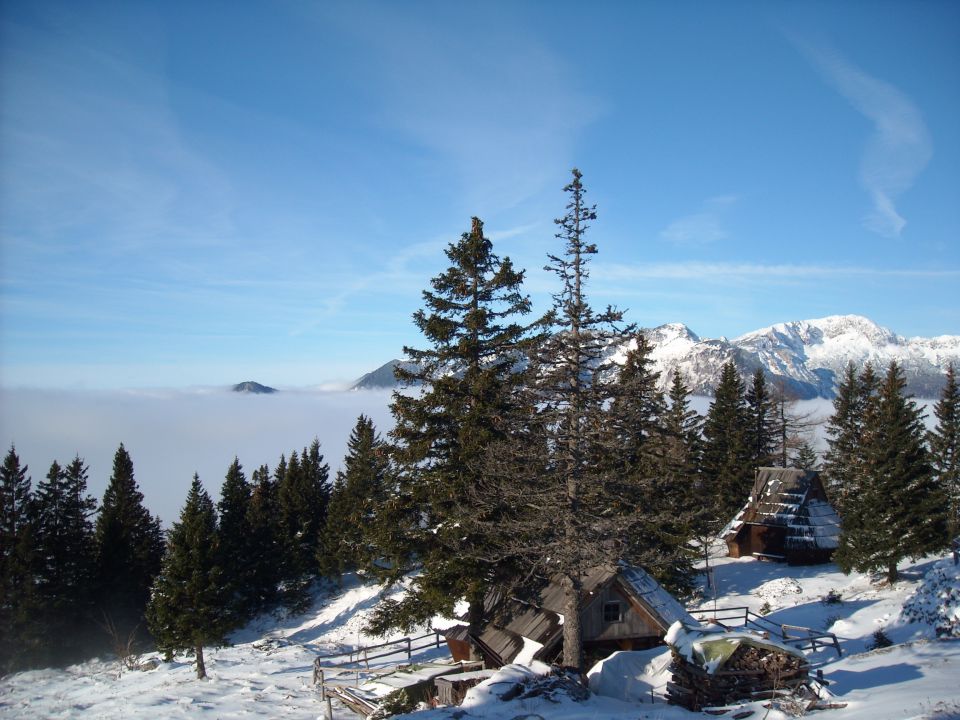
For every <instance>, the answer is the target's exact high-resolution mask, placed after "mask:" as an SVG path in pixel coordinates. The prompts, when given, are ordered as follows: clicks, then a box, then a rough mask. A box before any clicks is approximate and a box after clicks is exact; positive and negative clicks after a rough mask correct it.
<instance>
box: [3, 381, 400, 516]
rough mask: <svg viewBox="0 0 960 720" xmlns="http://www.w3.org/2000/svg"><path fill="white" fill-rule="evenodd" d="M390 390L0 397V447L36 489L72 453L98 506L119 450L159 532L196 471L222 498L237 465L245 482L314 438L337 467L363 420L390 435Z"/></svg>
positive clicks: (23, 393)
mask: <svg viewBox="0 0 960 720" xmlns="http://www.w3.org/2000/svg"><path fill="white" fill-rule="evenodd" d="M390 396H391V393H390V391H389V390H363V391H328V390H286V391H282V392H278V393H275V394H271V395H249V394H244V393H235V392H231V391H230V390H229V389H225V388H214V389H209V388H208V389H187V390H153V391H147V390H130V391H69V390H36V389H2V390H0V442H3V443H4V444H5V447H4V452H6V449H7V448H9V446H10V444H11V443H13V444H14V445H15V446H16V449H17V454H18V455H19V456H20V461H21V463H25V464H27V465H29V467H30V470H29V475H30V476H31V477H32V478H33V482H34V487H36V483H38V482H39V481H40V480H41V479H42V478H43V477H44V476H45V475H46V474H47V471H48V470H49V469H50V464H51V462H53V461H54V460H57V461H58V462H59V463H60V464H61V465H63V464H66V463H68V462H70V460H72V459H73V457H74V456H75V455H77V454H79V455H80V457H82V458H83V459H84V460H86V462H87V465H88V466H89V469H90V471H89V483H88V488H89V491H90V493H91V494H92V495H94V496H95V497H96V498H97V499H98V500H100V499H101V498H102V497H103V491H104V490H105V489H106V486H107V481H108V479H109V477H110V473H111V470H112V467H113V456H114V453H115V452H116V450H117V447H118V446H119V445H120V443H121V442H122V443H123V444H124V446H125V447H126V449H127V451H128V452H129V453H130V457H131V458H132V460H133V467H134V473H135V476H136V480H137V483H138V484H139V485H140V490H141V491H142V492H143V494H144V503H145V504H146V506H147V507H148V508H149V509H150V511H151V512H153V513H156V514H159V515H160V517H161V519H162V520H163V522H164V524H165V525H169V524H170V523H171V522H173V521H174V520H176V519H177V517H178V516H179V513H180V507H181V506H182V505H183V502H184V500H185V499H186V497H187V491H188V490H189V488H190V480H191V478H192V477H193V474H194V472H196V473H198V474H199V475H200V480H201V481H202V482H203V485H204V487H206V488H207V490H208V491H209V492H210V493H211V495H213V496H214V497H218V496H219V493H220V485H221V483H222V482H223V478H224V476H225V475H226V472H227V468H228V467H229V465H230V463H231V462H232V461H233V458H234V456H236V457H238V458H239V459H240V463H241V464H242V465H243V468H244V471H245V472H246V474H247V478H248V479H249V478H250V475H251V473H252V472H253V471H254V470H255V469H256V468H257V467H259V466H260V465H263V464H267V465H269V466H270V469H271V470H273V468H274V467H275V466H276V464H277V461H278V460H279V459H280V455H281V453H282V454H285V455H287V456H289V454H290V451H291V450H297V452H300V451H301V450H302V449H303V448H304V447H305V446H308V445H309V444H310V443H311V442H312V441H313V438H314V437H316V438H318V439H319V440H320V451H321V452H322V453H323V456H324V460H325V461H326V462H328V463H329V464H330V479H331V482H332V480H333V477H334V472H335V471H336V470H337V468H339V467H340V466H341V464H342V462H343V455H344V453H345V452H346V447H347V438H348V437H349V435H350V431H351V430H352V429H353V426H354V425H355V424H356V421H357V416H358V415H360V414H361V413H363V414H365V415H367V416H369V417H370V418H371V419H372V420H373V422H374V424H375V425H376V427H377V429H378V430H379V431H380V432H381V433H382V434H384V435H385V434H386V431H387V430H389V428H390V427H392V425H393V421H392V419H391V417H390V411H389V404H390Z"/></svg>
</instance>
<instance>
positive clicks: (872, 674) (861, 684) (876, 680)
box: [826, 663, 923, 695]
mask: <svg viewBox="0 0 960 720" xmlns="http://www.w3.org/2000/svg"><path fill="white" fill-rule="evenodd" d="M922 677H923V673H921V672H920V670H919V669H918V668H916V667H914V666H913V665H909V664H907V663H895V664H893V665H882V666H880V667H873V668H870V669H869V670H860V671H859V672H855V671H853V670H833V671H832V672H829V673H827V676H826V679H827V680H829V681H830V692H832V693H833V694H835V695H845V694H847V693H848V692H852V691H854V690H870V689H872V688H877V687H883V686H891V685H896V684H897V683H901V682H905V681H907V680H918V679H920V678H922Z"/></svg>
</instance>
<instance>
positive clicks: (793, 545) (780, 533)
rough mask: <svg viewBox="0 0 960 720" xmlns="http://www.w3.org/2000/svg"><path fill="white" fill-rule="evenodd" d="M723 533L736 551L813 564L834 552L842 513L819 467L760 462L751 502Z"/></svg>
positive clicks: (730, 551) (730, 552)
mask: <svg viewBox="0 0 960 720" xmlns="http://www.w3.org/2000/svg"><path fill="white" fill-rule="evenodd" d="M722 535H723V539H724V541H725V542H726V543H727V551H728V552H727V554H728V555H729V556H730V557H737V558H738V557H747V556H751V555H752V556H753V557H756V558H758V559H760V560H775V561H779V562H787V563H789V564H791V565H813V564H816V563H822V562H829V561H830V558H831V557H832V556H833V551H834V550H836V548H837V545H838V544H839V541H840V518H839V516H838V515H837V513H836V511H835V510H834V509H833V506H832V505H830V502H829V500H828V499H827V493H826V491H825V490H824V487H823V482H822V481H821V480H820V474H819V473H817V472H816V471H814V470H797V469H794V468H775V467H767V468H759V469H758V470H757V473H756V477H755V479H754V482H753V489H752V490H751V492H750V497H749V498H748V500H747V504H746V505H744V507H743V509H742V510H741V511H740V512H739V513H738V514H737V516H736V517H735V518H734V519H733V520H731V521H730V524H729V525H727V527H726V528H724V530H723V533H722Z"/></svg>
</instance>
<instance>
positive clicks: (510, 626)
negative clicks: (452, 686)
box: [446, 564, 697, 667]
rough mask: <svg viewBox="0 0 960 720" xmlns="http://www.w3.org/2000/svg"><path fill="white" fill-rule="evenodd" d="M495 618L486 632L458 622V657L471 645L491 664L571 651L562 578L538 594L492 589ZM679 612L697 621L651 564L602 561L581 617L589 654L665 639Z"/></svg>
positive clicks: (586, 587) (453, 635)
mask: <svg viewBox="0 0 960 720" xmlns="http://www.w3.org/2000/svg"><path fill="white" fill-rule="evenodd" d="M485 606H486V607H485V616H486V617H487V618H488V619H487V622H486V624H485V626H484V629H483V631H482V632H481V633H480V634H479V635H478V636H470V635H469V633H468V632H467V628H466V626H463V625H458V626H455V627H454V628H451V629H450V630H449V631H447V633H446V637H447V643H448V645H449V647H450V651H451V653H452V654H453V657H454V659H461V658H462V659H467V658H468V657H469V650H470V647H471V645H472V646H474V647H476V648H477V650H478V651H479V652H480V654H481V655H482V656H483V658H484V662H485V664H486V666H487V667H501V666H502V665H507V664H509V663H512V662H529V661H531V660H542V661H544V662H554V661H557V660H559V658H560V657H561V656H562V651H563V613H564V607H563V606H564V589H563V587H562V585H561V584H560V582H559V578H555V579H553V580H552V581H550V582H548V583H546V584H545V586H544V587H543V589H542V590H541V591H540V592H539V593H538V596H537V598H536V600H535V601H534V602H528V601H522V600H519V599H517V598H515V597H509V596H506V595H504V593H503V592H502V591H496V590H495V591H491V592H490V593H489V594H488V596H487V599H486V601H485ZM677 620H682V621H683V622H687V623H693V624H697V621H696V620H694V619H693V618H692V617H691V616H690V615H689V614H688V613H687V611H686V609H684V607H683V605H681V604H680V603H679V602H678V601H677V600H676V599H675V598H674V597H673V596H672V595H671V594H670V593H668V592H667V591H666V590H664V589H663V588H662V587H661V586H660V585H659V584H658V583H657V581H656V580H654V579H653V578H652V577H651V576H650V575H649V574H648V573H647V572H646V571H644V570H642V569H640V568H637V567H633V566H630V565H626V564H620V565H617V566H614V567H612V568H611V567H600V568H595V569H594V570H592V571H591V572H589V573H588V574H587V575H586V576H585V577H584V578H583V602H582V606H581V610H580V622H581V626H582V630H583V647H584V655H585V656H586V658H587V659H588V661H590V660H599V659H601V658H604V657H606V656H607V655H609V654H610V653H612V652H614V651H616V650H642V649H646V648H650V647H654V646H656V645H660V644H662V642H663V638H664V636H665V635H666V633H667V630H668V629H669V627H670V626H671V625H672V624H673V623H674V622H675V621H677Z"/></svg>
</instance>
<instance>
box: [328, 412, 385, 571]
mask: <svg viewBox="0 0 960 720" xmlns="http://www.w3.org/2000/svg"><path fill="white" fill-rule="evenodd" d="M343 464H344V469H343V470H341V471H338V472H337V476H336V480H335V481H334V485H333V491H332V492H331V496H330V510H329V514H328V521H327V526H326V529H325V531H324V532H325V535H326V543H325V546H326V549H325V559H326V562H327V563H328V564H329V566H330V570H331V572H332V573H335V574H337V575H341V574H342V573H344V572H345V571H346V570H357V569H359V570H363V571H364V572H369V573H374V574H376V573H377V572H378V569H379V565H378V561H380V560H381V558H382V553H381V551H380V549H379V548H378V547H377V542H376V535H377V533H376V526H377V524H378V523H379V522H380V518H379V517H378V511H379V509H380V507H382V505H383V503H384V502H385V500H386V497H385V492H386V473H387V467H388V460H387V448H386V445H385V443H384V442H383V440H381V439H380V436H379V435H378V434H377V431H376V429H375V428H374V426H373V421H372V420H370V418H368V417H366V416H365V415H361V416H360V417H359V418H357V423H356V425H355V426H354V428H353V431H352V432H351V433H350V438H349V439H348V440H347V455H346V457H345V458H344V461H343Z"/></svg>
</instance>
